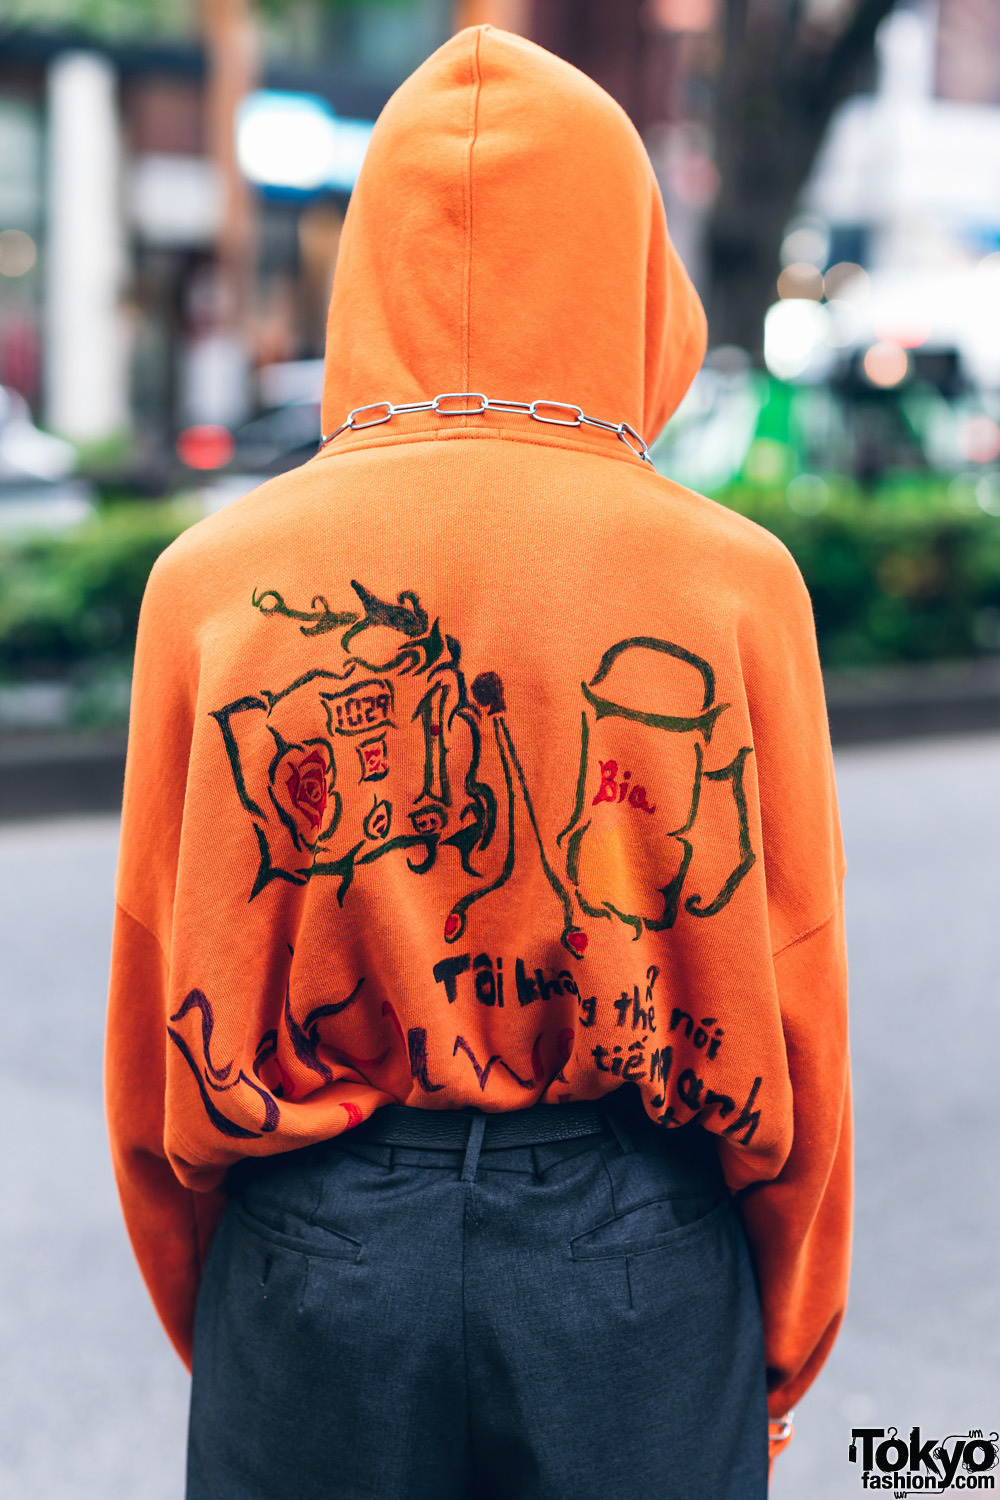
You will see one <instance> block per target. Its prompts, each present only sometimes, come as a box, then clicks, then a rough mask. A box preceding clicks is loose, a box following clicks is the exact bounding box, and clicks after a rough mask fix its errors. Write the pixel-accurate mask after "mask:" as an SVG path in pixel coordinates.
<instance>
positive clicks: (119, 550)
mask: <svg viewBox="0 0 1000 1500" xmlns="http://www.w3.org/2000/svg"><path fill="white" fill-rule="evenodd" d="M198 514H199V512H198V511H197V510H195V509H193V508H192V507H191V506H190V505H187V504H184V503H181V502H177V501H174V502H171V503H168V504H159V505H149V504H145V503H142V502H135V503H126V504H121V505H116V506H114V507H109V508H108V509H106V510H104V511H102V512H100V513H99V514H97V515H95V516H94V517H92V518H91V519H89V520H87V521H84V522H83V523H82V524H81V525H79V526H75V527H73V529H72V530H70V531H64V532H61V533H59V534H57V535H45V534H40V533H39V534H35V535H33V536H27V537H24V538H21V539H18V540H14V539H11V540H6V539H4V540H0V680H6V681H8V682H10V681H12V680H13V681H16V680H18V679H22V680H23V679H25V678H32V677H39V676H42V677H50V676H53V675H64V674H66V673H67V672H71V671H72V670H73V669H74V668H77V667H79V666H81V665H83V664H87V663H91V662H93V660H94V659H95V658H103V659H104V660H118V661H122V660H128V659H130V658H131V655H132V650H133V646H134V643H135V631H136V625H137V624H138V620H139V605H140V602H141V600H142V592H143V589H144V588H145V587H146V579H147V578H148V577H149V570H150V568H151V567H152V566H153V563H154V562H155V561H156V559H157V557H158V556H159V555H160V553H161V552H162V551H163V549H164V547H166V546H168V545H169V543H170V542H172V541H173V539H174V537H176V536H178V535H179V534H180V533H181V532H182V531H183V530H184V529H185V527H187V526H189V525H190V524H191V522H192V521H193V520H196V519H197V516H198Z"/></svg>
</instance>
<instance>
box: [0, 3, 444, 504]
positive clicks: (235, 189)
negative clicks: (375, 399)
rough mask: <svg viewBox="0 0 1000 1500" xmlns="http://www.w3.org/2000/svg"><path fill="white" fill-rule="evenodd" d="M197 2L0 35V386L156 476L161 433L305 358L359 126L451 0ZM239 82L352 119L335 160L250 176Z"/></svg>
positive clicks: (214, 418)
mask: <svg viewBox="0 0 1000 1500" xmlns="http://www.w3.org/2000/svg"><path fill="white" fill-rule="evenodd" d="M68 8H69V9H70V10H72V7H71V6H70V7H68ZM77 8H78V9H79V10H80V11H81V13H83V14H85V16H86V17H87V18H89V19H92V17H93V15H94V14H96V11H97V10H99V9H100V7H97V8H96V10H95V7H93V6H91V7H88V8H84V7H77ZM200 15H201V23H202V24H201V28H200V31H199V30H196V29H192V28H190V27H189V29H188V31H187V32H186V33H185V32H184V30H183V29H181V30H180V31H179V33H178V34H177V35H175V36H173V37H167V38H158V39H155V40H154V39H147V38H145V37H142V36H138V35H131V36H124V37H122V36H120V35H118V36H114V35H108V34H107V33H103V32H97V33H91V34H88V33H86V32H84V31H81V30H77V29H72V30H71V29H68V28H67V29H66V30H63V31H38V30H35V29H33V27H32V26H31V24H30V23H29V24H22V25H20V26H18V27H16V28H11V29H7V30H5V31H4V32H3V33H2V34H0V384H2V385H7V386H9V387H12V388H13V389H15V390H17V391H19V392H21V393H22V394H23V395H24V396H25V397H26V399H27V400H28V402H29V403H30V405H31V407H32V409H33V411H34V412H35V414H36V416H39V417H40V418H41V419H42V420H43V421H44V422H45V423H46V425H48V426H50V427H51V428H52V429H54V430H55V431H58V432H61V433H63V434H64V435H66V436H68V437H70V438H71V439H73V440H74V441H75V442H76V443H77V444H78V445H80V446H81V447H82V449H83V450H84V452H85V453H86V452H88V451H89V452H90V453H91V454H96V455H97V456H98V459H99V457H100V453H101V450H102V449H103V450H105V451H107V452H108V453H109V454H110V453H111V452H112V451H113V450H114V449H115V448H116V446H117V447H121V446H122V445H123V444H124V441H125V439H126V438H127V439H128V441H129V445H130V448H131V455H132V460H133V463H132V464H131V467H132V468H133V469H134V468H136V465H137V466H138V471H142V472H145V473H146V474H147V475H148V477H149V478H150V481H151V482H152V483H154V484H155V482H156V479H157V475H158V474H160V475H166V474H167V473H168V471H169V469H170V466H171V463H172V462H173V459H172V448H173V441H174V439H175V437H176V435H177V433H178V432H179V431H180V430H181V429H183V428H186V427H190V426H192V425H198V424H222V425H225V426H227V427H235V426H238V424H239V423H240V422H242V421H244V420H245V419H246V418H247V417H248V416H249V415H250V414H251V412H252V411H253V409H254V408H255V406H256V405H257V404H258V398H259V391H258V388H257V384H256V382H255V380H254V378H253V377H254V372H255V371H256V370H257V369H258V368H259V367H261V366H269V365H274V364H278V363H283V362H286V361H302V360H308V359H310V358H313V357H316V356H319V355H321V354H322V345H323V335H324V326H325V317H326V306H327V301H328V296H329V288H330V282H331V279H332V273H333V265H334V262H335V259H336V251H337V242H338V238H339V232H340V226H341V223H342V221H343V211H344V208H345V206H346V202H347V199H348V196H349V192H350V187H351V185H352V182H353V177H354V175H356V169H357V163H358V161H359V160H360V155H359V152H358V149H357V142H358V132H359V130H360V131H361V134H362V136H363V135H364V134H365V133H366V132H367V130H368V129H370V124H371V122H372V121H373V120H374V119H375V117H376V116H377V114H378V113H379V111H380V110H381V108H382V106H383V104H384V103H385V101H386V99H387V98H388V97H389V94H390V93H391V92H392V91H393V89H394V88H395V87H396V86H397V85H398V83H399V82H400V81H401V80H402V78H403V77H405V76H406V74H407V73H409V72H410V71H411V70H412V69H413V68H414V67H415V66H417V65H418V64H419V63H420V62H421V61H422V59H423V58H424V57H425V56H426V55H427V54H428V53H429V52H431V51H433V49H434V48H435V47H436V46H438V45H439V44H440V43H441V42H442V41H443V40H445V38H446V37H447V36H448V35H449V33H450V31H451V29H452V25H453V6H452V3H451V0H410V3H391V0H389V3H386V4H363V3H358V4H355V5H351V4H348V3H345V4H341V5H338V6H336V7H332V8H331V7H324V6H320V5H312V6H310V5H303V6H300V7H297V8H295V10H294V13H292V12H291V11H290V13H289V18H288V20H287V22H286V20H285V19H284V17H283V16H282V15H281V14H280V13H278V19H276V20H271V21H270V22H266V23H265V24H263V25H261V24H260V22H259V18H257V17H254V16H252V15H251V14H250V12H249V11H248V8H247V6H246V4H244V3H243V0H203V3H202V5H201V9H200ZM248 24H249V27H250V28H251V30H252V35H250V36H249V38H248V36H247V35H246V34H245V33H246V31H247V27H248ZM241 27H242V28H243V31H242V32H241V29H240V28H241ZM247 93H251V94H252V95H253V96H255V97H269V98H271V99H272V100H274V99H278V100H280V99H283V98H284V99H292V100H298V101H300V102H303V103H304V104H306V105H307V106H308V107H309V108H310V109H312V110H313V112H314V114H315V115H316V116H317V117H322V118H323V119H325V120H326V122H327V124H328V130H327V134H328V135H336V132H337V131H340V132H341V134H345V133H348V134H349V131H346V129H345V127H344V124H343V122H345V121H347V122H352V124H353V128H354V136H353V137H352V140H353V148H352V149H353V154H354V157H355V158H356V160H354V164H353V169H351V164H350V161H348V163H347V170H346V172H345V169H344V162H343V161H341V163H340V170H339V172H338V171H336V170H334V171H331V172H329V173H328V174H327V177H324V176H323V173H322V172H320V175H319V176H318V177H314V178H313V179H312V180H308V181H306V182H300V181H296V180H294V174H292V179H291V180H281V177H280V174H279V175H278V180H275V181H273V182H272V181H268V180H267V174H266V172H265V173H264V175H263V177H262V178H261V180H258V181H256V182H254V183H252V184H251V183H248V182H247V180H246V177H247V174H246V172H241V171H240V166H239V163H238V161H237V159H236V140H235V135H236V127H237V123H238V122H237V118H236V115H237V110H238V107H239V105H240V100H241V98H242V97H243V96H244V95H245V94H247ZM338 139H339V137H338ZM338 149H339V150H340V151H341V156H343V146H342V143H341V145H340V146H339V147H338ZM361 152H362V153H363V144H362V146H361ZM272 154H273V153H272ZM350 155H351V152H350V151H348V157H350ZM286 175H287V174H286Z"/></svg>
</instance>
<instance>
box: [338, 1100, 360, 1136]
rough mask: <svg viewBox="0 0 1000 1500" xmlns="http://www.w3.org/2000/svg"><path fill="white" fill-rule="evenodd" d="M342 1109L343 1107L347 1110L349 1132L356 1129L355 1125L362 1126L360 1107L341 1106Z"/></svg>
mask: <svg viewBox="0 0 1000 1500" xmlns="http://www.w3.org/2000/svg"><path fill="white" fill-rule="evenodd" d="M340 1107H341V1109H346V1110H347V1128H348V1130H353V1129H354V1127H355V1125H360V1124H361V1121H362V1118H363V1116H362V1114H361V1111H360V1109H359V1108H358V1106H357V1105H356V1104H341V1106H340Z"/></svg>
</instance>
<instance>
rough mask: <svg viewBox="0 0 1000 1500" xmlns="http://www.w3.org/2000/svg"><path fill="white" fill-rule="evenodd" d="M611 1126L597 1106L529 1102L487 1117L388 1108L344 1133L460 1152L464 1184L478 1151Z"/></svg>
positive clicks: (580, 1135) (578, 1136) (475, 1112)
mask: <svg viewBox="0 0 1000 1500" xmlns="http://www.w3.org/2000/svg"><path fill="white" fill-rule="evenodd" d="M609 1125H611V1128H612V1130H614V1125H613V1124H612V1117H611V1115H610V1114H609V1112H608V1110H607V1108H606V1107H602V1106H601V1105H600V1104H597V1103H595V1104H587V1103H579V1104H533V1105H530V1106H529V1107H528V1108H527V1109H516V1110H509V1111H506V1112H504V1113H502V1114H489V1115H488V1114H484V1113H483V1111H482V1110H479V1109H455V1110H451V1109H449V1110H429V1109H411V1108H409V1107H408V1106H406V1105H405V1104H386V1105H383V1106H382V1108H381V1109H378V1110H376V1111H375V1113H374V1114H373V1115H372V1116H371V1117H370V1119H368V1120H365V1121H364V1122H363V1124H361V1125H357V1126H355V1128H354V1129H353V1130H352V1131H350V1132H348V1135H349V1137H350V1139H351V1140H356V1141H367V1142H370V1143H371V1144H374V1145H380V1146H413V1147H416V1148H418V1149H419V1150H421V1151H461V1152H462V1153H463V1161H462V1173H461V1175H462V1180H463V1181H464V1182H474V1181H475V1177H476V1168H477V1166H478V1164H479V1153H480V1152H481V1151H504V1150H509V1149H510V1148H511V1147H512V1146H513V1147H516V1146H544V1145H548V1144H550V1143H551V1142H553V1141H572V1140H585V1139H586V1138H587V1137H588V1136H598V1135H604V1134H605V1133H606V1131H607V1129H608V1126H609ZM615 1134H616V1135H618V1134H619V1132H618V1131H617V1130H615ZM619 1138H620V1139H621V1137H619Z"/></svg>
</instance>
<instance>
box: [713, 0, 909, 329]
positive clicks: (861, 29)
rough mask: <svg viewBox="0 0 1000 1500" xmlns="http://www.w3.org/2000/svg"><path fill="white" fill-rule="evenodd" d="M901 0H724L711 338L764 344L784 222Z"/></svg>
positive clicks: (717, 85)
mask: <svg viewBox="0 0 1000 1500" xmlns="http://www.w3.org/2000/svg"><path fill="white" fill-rule="evenodd" d="M894 4H895V0H725V3H724V5H723V7H722V10H721V13H720V15H719V18H718V22H717V29H718V39H719V44H720V47H719V63H718V66H717V68H716V70H715V73H714V77H713V79H712V96H713V109H712V113H713V117H714V119H713V125H714V130H713V133H714V136H715V143H716V161H717V165H718V168H719V176H720V186H719V192H718V195H717V197H716V200H715V203H714V206H713V210H712V215H711V219H710V224H709V230H708V277H709V285H708V289H707V290H708V301H709V308H710V319H711V329H712V342H713V343H715V344H739V345H740V346H741V347H742V348H744V349H749V350H750V351H751V352H752V353H753V354H755V355H759V354H760V351H761V344H762V341H763V328H764V312H765V311H766V309H767V307H768V306H769V305H770V303H772V302H773V301H774V300H775V278H776V277H777V274H778V269H779V250H780V247H781V240H782V236H783V233H784V229H785V226H786V224H787V223H788V220H789V219H790V217H791V216H792V214H793V212H794V209H795V204H796V200H797V198H798V196H799V193H800V191H801V189H802V186H803V184H804V182H805V180H806V177H807V175H808V173H809V169H810V167H811V166H812V163H813V159H814V157H815V155H816V152H817V149H818V147H819V145H820V142H821V141H822V138H823V135H824V132H825V130H826V127H827V125H828V124H829V121H830V116H831V115H832V113H833V111H834V109H835V107H836V106H837V105H838V104H839V103H840V101H841V100H842V99H843V98H844V97H845V96H846V95H847V94H848V93H849V92H850V91H851V89H852V88H853V87H856V86H857V83H858V81H859V75H860V74H861V73H862V70H863V69H864V67H865V66H866V65H867V64H869V63H870V60H871V58H872V56H873V51H874V43H875V33H876V31H877V29H878V26H879V23H880V22H881V21H882V20H883V19H884V17H885V16H886V15H887V14H888V12H889V11H890V10H891V9H892V8H893V5H894Z"/></svg>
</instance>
